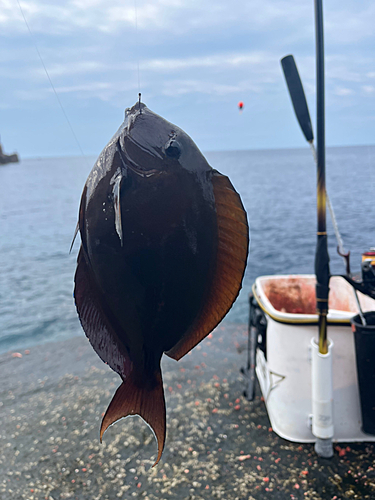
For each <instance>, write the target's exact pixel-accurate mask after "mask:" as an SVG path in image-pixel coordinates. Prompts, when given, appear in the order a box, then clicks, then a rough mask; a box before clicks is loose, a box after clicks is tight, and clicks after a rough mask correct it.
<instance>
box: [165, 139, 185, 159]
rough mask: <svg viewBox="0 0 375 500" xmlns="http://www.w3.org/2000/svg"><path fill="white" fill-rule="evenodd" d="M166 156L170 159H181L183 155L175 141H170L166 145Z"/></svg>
mask: <svg viewBox="0 0 375 500" xmlns="http://www.w3.org/2000/svg"><path fill="white" fill-rule="evenodd" d="M165 154H166V155H167V156H169V158H176V159H177V158H179V157H180V155H181V146H180V144H179V143H178V142H177V141H176V140H174V139H171V140H169V141H168V142H167V143H166V145H165Z"/></svg>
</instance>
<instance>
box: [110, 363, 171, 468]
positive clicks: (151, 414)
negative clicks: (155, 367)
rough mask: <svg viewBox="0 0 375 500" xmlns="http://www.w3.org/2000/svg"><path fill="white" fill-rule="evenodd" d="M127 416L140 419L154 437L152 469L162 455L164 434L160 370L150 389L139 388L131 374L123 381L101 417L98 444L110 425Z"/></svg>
mask: <svg viewBox="0 0 375 500" xmlns="http://www.w3.org/2000/svg"><path fill="white" fill-rule="evenodd" d="M129 415H139V416H140V417H142V418H143V420H144V421H145V422H146V423H147V424H148V425H149V426H150V427H151V430H152V431H153V433H154V435H155V438H156V441H157V444H158V457H157V459H156V462H155V463H154V465H153V467H154V466H155V465H156V464H157V463H158V462H159V460H160V458H161V455H162V453H163V449H164V442H165V432H166V416H165V400H164V390H163V381H162V377H161V371H160V368H159V371H158V373H157V376H156V383H155V384H154V385H153V386H152V387H150V388H145V387H139V386H138V385H137V384H136V383H135V382H134V378H133V377H132V374H131V375H130V376H129V377H127V378H126V379H125V380H124V381H123V383H122V384H121V385H120V387H119V388H118V389H117V391H116V393H115V395H114V396H113V398H112V401H111V402H110V404H109V406H108V408H107V411H106V413H105V415H104V417H103V420H102V425H101V427H100V442H102V438H103V434H104V432H105V431H106V430H107V429H108V427H109V426H110V425H112V424H114V423H115V422H117V420H120V418H123V417H127V416H129Z"/></svg>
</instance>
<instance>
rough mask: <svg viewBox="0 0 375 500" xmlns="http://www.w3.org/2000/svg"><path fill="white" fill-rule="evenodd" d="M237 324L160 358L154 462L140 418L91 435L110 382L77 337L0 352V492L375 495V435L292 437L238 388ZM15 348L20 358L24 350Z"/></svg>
mask: <svg viewBox="0 0 375 500" xmlns="http://www.w3.org/2000/svg"><path fill="white" fill-rule="evenodd" d="M245 345H246V327H245V326H242V325H231V324H228V323H226V324H225V323H224V324H223V325H221V326H220V327H218V328H217V329H216V330H215V331H214V332H213V334H212V335H210V337H209V338H207V339H206V340H205V341H204V342H202V343H201V345H200V346H198V347H197V348H195V349H194V350H193V351H192V353H191V354H190V355H188V356H186V357H185V358H184V359H183V360H181V361H180V362H179V363H177V362H175V361H173V360H170V359H169V358H166V357H164V361H163V378H164V385H165V393H166V405H167V439H166V445H165V449H164V454H163V457H162V460H161V462H160V463H159V464H158V465H157V466H156V467H154V468H152V469H151V468H150V467H151V465H152V464H153V462H154V460H155V458H156V442H155V440H154V437H153V434H152V432H151V431H150V429H149V428H148V427H147V425H146V424H144V423H143V421H142V420H141V419H140V418H138V417H134V418H127V419H125V420H122V421H121V422H118V423H117V424H115V425H113V426H112V427H110V428H109V429H108V431H107V432H106V434H105V436H104V440H103V444H102V445H100V444H99V425H100V421H101V416H102V414H103V412H104V411H105V409H106V408H107V405H108V403H109V401H110V399H111V398H112V395H113V393H114V391H115V389H116V388H117V386H118V385H119V380H120V379H119V377H118V376H117V375H116V374H115V373H114V372H112V371H111V370H110V369H109V368H108V367H107V366H106V365H104V364H103V363H102V362H101V361H100V359H99V358H98V357H97V356H96V354H95V352H94V351H93V349H92V348H91V346H90V345H89V344H88V341H87V340H86V338H83V337H82V338H75V339H72V340H68V341H65V342H61V343H53V344H52V343H51V344H47V345H43V346H39V347H34V348H32V349H31V350H30V352H29V351H27V350H26V351H22V352H20V353H8V354H4V355H2V356H0V376H1V387H0V425H1V427H0V434H1V435H0V499H1V500H13V499H17V500H20V499H28V500H34V499H38V500H39V499H40V500H57V499H65V498H71V499H79V500H86V499H87V500H99V499H103V500H104V499H113V500H115V499H130V498H133V497H134V498H140V499H144V500H148V499H149V500H154V499H173V498H175V499H191V500H194V499H196V500H198V499H206V498H207V499H208V498H223V499H226V500H227V499H229V500H232V499H233V500H235V499H238V500H245V499H246V500H252V499H255V500H260V499H265V498H270V499H271V498H272V499H275V500H278V499H280V500H284V499H314V500H315V499H323V500H326V499H330V500H340V499H341V500H343V499H347V498H350V499H374V498H375V455H374V445H373V444H367V443H361V444H353V443H351V444H350V445H343V444H342V443H341V444H340V446H336V447H335V456H334V457H333V458H332V459H330V460H326V459H321V458H318V457H317V456H316V455H315V453H314V449H313V445H311V444H307V445H306V444H304V445H299V444H295V443H289V442H288V441H285V440H284V439H281V438H279V437H278V436H277V435H276V434H275V433H274V432H272V429H271V428H270V423H269V420H268V416H267V413H266V409H265V405H264V403H263V401H262V398H261V397H260V392H259V388H257V393H256V399H255V401H253V402H251V403H250V402H248V401H246V399H244V398H243V396H242V392H243V390H244V381H243V379H242V376H241V374H240V373H239V369H240V367H241V366H242V365H244V363H245V357H246V354H245ZM21 355H22V357H21Z"/></svg>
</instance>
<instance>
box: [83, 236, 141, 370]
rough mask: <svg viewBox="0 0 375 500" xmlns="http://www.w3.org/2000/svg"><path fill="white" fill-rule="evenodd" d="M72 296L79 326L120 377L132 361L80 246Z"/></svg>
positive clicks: (97, 351)
mask: <svg viewBox="0 0 375 500" xmlns="http://www.w3.org/2000/svg"><path fill="white" fill-rule="evenodd" d="M74 282H75V283H74V300H75V304H76V307H77V312H78V316H79V319H80V321H81V325H82V328H83V330H84V332H85V334H86V337H87V338H88V339H89V341H90V344H91V345H92V347H93V348H94V350H95V351H96V353H97V354H98V356H99V357H100V358H101V359H102V360H103V361H104V362H105V363H107V364H108V365H109V366H110V367H111V368H112V370H114V371H115V372H117V373H118V374H119V375H121V376H122V377H123V378H124V377H126V376H128V375H129V373H130V371H131V369H132V363H131V362H130V359H129V356H128V353H127V351H126V349H125V347H124V346H123V345H122V343H121V342H120V341H119V339H118V336H117V334H116V333H115V329H114V326H113V324H112V322H111V320H110V319H109V316H108V314H107V312H106V311H105V310H104V305H103V300H102V297H101V296H100V292H99V290H98V285H97V283H96V281H95V279H94V277H93V276H92V271H91V269H90V266H89V264H88V263H87V261H86V257H85V251H84V249H83V247H82V246H81V249H80V251H79V254H78V259H77V269H76V273H75V277H74Z"/></svg>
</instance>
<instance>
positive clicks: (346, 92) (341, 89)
mask: <svg viewBox="0 0 375 500" xmlns="http://www.w3.org/2000/svg"><path fill="white" fill-rule="evenodd" d="M333 93H334V94H335V95H338V96H343V97H344V96H347V95H352V94H354V91H353V90H352V89H348V88H345V87H337V88H336V89H335V90H334V91H333Z"/></svg>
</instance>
